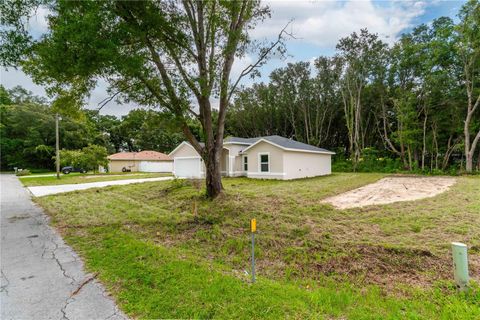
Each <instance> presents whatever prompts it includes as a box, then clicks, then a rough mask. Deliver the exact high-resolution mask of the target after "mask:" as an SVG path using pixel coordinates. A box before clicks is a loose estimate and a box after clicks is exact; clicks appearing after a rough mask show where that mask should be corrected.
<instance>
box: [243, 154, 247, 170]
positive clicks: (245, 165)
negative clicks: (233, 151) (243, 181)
mask: <svg viewBox="0 0 480 320" xmlns="http://www.w3.org/2000/svg"><path fill="white" fill-rule="evenodd" d="M243 171H248V157H247V156H244V157H243Z"/></svg>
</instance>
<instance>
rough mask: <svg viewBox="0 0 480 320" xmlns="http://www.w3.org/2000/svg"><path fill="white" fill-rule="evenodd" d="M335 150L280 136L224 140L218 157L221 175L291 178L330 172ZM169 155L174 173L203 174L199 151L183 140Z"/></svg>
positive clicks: (200, 175) (189, 175) (188, 176)
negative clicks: (219, 158)
mask: <svg viewBox="0 0 480 320" xmlns="http://www.w3.org/2000/svg"><path fill="white" fill-rule="evenodd" d="M334 154H335V153H334V152H331V151H328V150H325V149H322V148H318V147H315V146H312V145H308V144H305V143H302V142H298V141H295V140H292V139H287V138H284V137H280V136H266V137H259V138H249V139H246V138H237V137H230V138H227V139H225V142H224V144H223V151H222V156H221V171H222V175H224V176H228V177H238V176H247V177H249V178H259V179H281V180H291V179H298V178H306V177H315V176H322V175H328V174H331V172H332V169H331V162H332V155H334ZM169 156H170V157H171V158H172V159H173V173H174V175H175V176H177V177H183V178H203V177H205V164H204V163H203V160H202V158H201V157H200V155H199V154H198V152H197V151H196V150H195V149H194V148H193V147H192V146H191V145H190V144H189V143H188V142H185V141H184V142H182V143H181V144H180V145H179V146H178V147H177V148H175V150H173V151H172V152H171V153H170V154H169Z"/></svg>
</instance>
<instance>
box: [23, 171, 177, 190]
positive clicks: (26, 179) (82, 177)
mask: <svg viewBox="0 0 480 320" xmlns="http://www.w3.org/2000/svg"><path fill="white" fill-rule="evenodd" d="M53 174H55V173H53ZM35 176H36V175H35ZM164 176H171V174H169V173H135V172H133V173H132V172H127V173H96V174H94V173H87V174H82V173H77V172H74V173H70V174H62V175H61V176H60V179H57V177H56V176H54V175H53V176H52V174H51V173H50V174H43V175H42V176H38V177H31V176H23V177H19V178H20V181H21V182H22V183H23V185H24V186H26V187H32V186H48V185H56V184H77V183H88V182H98V181H112V180H126V179H143V178H156V177H164Z"/></svg>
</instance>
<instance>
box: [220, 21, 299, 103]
mask: <svg viewBox="0 0 480 320" xmlns="http://www.w3.org/2000/svg"><path fill="white" fill-rule="evenodd" d="M291 22H292V21H289V22H288V23H287V24H286V25H285V27H283V29H282V30H281V31H280V33H279V34H278V37H277V40H276V41H275V42H274V43H272V44H271V45H270V47H269V48H268V49H266V50H265V51H264V52H263V53H262V54H261V55H260V57H259V58H258V60H257V61H256V62H255V63H253V64H250V65H248V66H247V67H246V68H244V69H243V70H242V72H241V73H240V76H239V77H238V78H237V80H236V81H235V83H234V84H233V86H232V88H231V90H230V92H229V94H228V99H227V100H228V101H229V100H230V99H231V97H232V95H233V93H234V92H235V89H236V88H237V86H238V84H239V82H240V80H242V79H243V78H244V77H245V76H247V75H249V74H250V73H251V72H252V71H253V70H255V69H256V68H258V67H259V66H261V65H262V63H263V62H264V61H265V59H266V57H267V56H268V55H269V54H270V52H272V50H273V49H275V47H276V46H278V45H279V44H280V43H281V42H282V40H283V35H284V34H286V35H288V36H290V37H292V38H294V36H293V34H291V33H288V32H287V31H286V29H287V27H288V26H289V25H290V23H291Z"/></svg>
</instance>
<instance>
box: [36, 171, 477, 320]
mask: <svg viewBox="0 0 480 320" xmlns="http://www.w3.org/2000/svg"><path fill="white" fill-rule="evenodd" d="M383 176H384V175H382V174H360V173H357V174H353V173H349V174H338V173H336V174H333V175H331V176H328V177H319V178H312V179H305V180H297V181H261V180H251V179H246V178H231V179H224V187H225V194H224V195H223V196H222V197H221V198H220V199H217V200H215V201H213V202H210V201H207V200H205V199H204V197H203V194H204V190H203V185H202V184H201V183H195V182H189V181H166V182H155V183H144V184H138V185H128V186H115V187H107V188H102V189H97V190H88V191H81V192H74V193H70V194H63V195H56V196H48V197H42V198H37V200H36V201H38V202H39V204H40V205H42V206H43V207H44V208H46V209H47V211H48V212H49V213H50V215H51V217H52V222H53V224H54V225H55V226H56V227H57V228H58V229H59V230H60V232H61V233H62V234H63V235H64V237H65V239H66V241H67V242H68V243H69V244H70V245H72V246H73V247H74V248H75V249H76V250H77V252H79V253H80V254H81V255H82V256H83V258H84V260H85V262H86V268H87V269H88V270H90V271H92V272H99V276H98V277H99V278H100V279H101V280H102V282H103V283H104V284H105V285H106V287H107V288H108V290H109V291H110V292H111V293H112V294H113V296H114V297H115V298H116V300H117V302H118V303H119V304H120V306H121V308H122V309H123V310H124V311H125V312H126V313H127V314H128V315H129V316H131V317H134V318H229V319H231V318H242V319H251V318H270V319H278V318H285V317H288V318H296V319H305V318H311V319H322V318H325V319H332V318H334V319H335V318H339V319H345V318H348V319H479V318H480V289H479V288H478V285H476V284H475V283H474V284H473V289H472V290H470V292H469V293H467V294H460V293H457V292H456V290H455V288H454V286H453V282H452V281H451V278H452V262H451V257H450V254H449V243H450V242H451V241H463V242H466V243H467V244H468V245H469V247H470V251H469V254H470V259H471V266H470V267H471V273H472V275H473V276H474V277H475V278H476V279H477V281H478V276H479V274H480V177H459V178H458V183H457V184H456V185H455V186H454V187H452V189H451V190H450V191H448V192H446V193H444V194H441V195H439V196H437V197H434V198H428V199H424V200H419V201H415V202H399V203H394V204H389V205H383V206H370V207H364V208H357V209H348V210H335V209H333V208H332V207H331V206H329V205H326V204H323V203H321V202H320V201H321V199H323V198H325V197H327V196H331V195H335V194H338V193H341V192H344V191H347V190H350V189H353V188H356V187H359V186H361V185H364V184H367V183H370V182H374V181H376V180H378V179H380V178H382V177H383ZM72 199H74V200H75V201H72ZM195 208H196V209H195ZM254 217H255V218H256V219H257V225H258V234H257V242H256V243H257V247H256V256H257V267H258V269H257V275H258V282H257V283H256V284H254V285H252V284H250V283H249V275H248V274H247V272H250V267H249V266H250V260H249V256H250V234H249V221H250V219H251V218H254Z"/></svg>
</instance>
